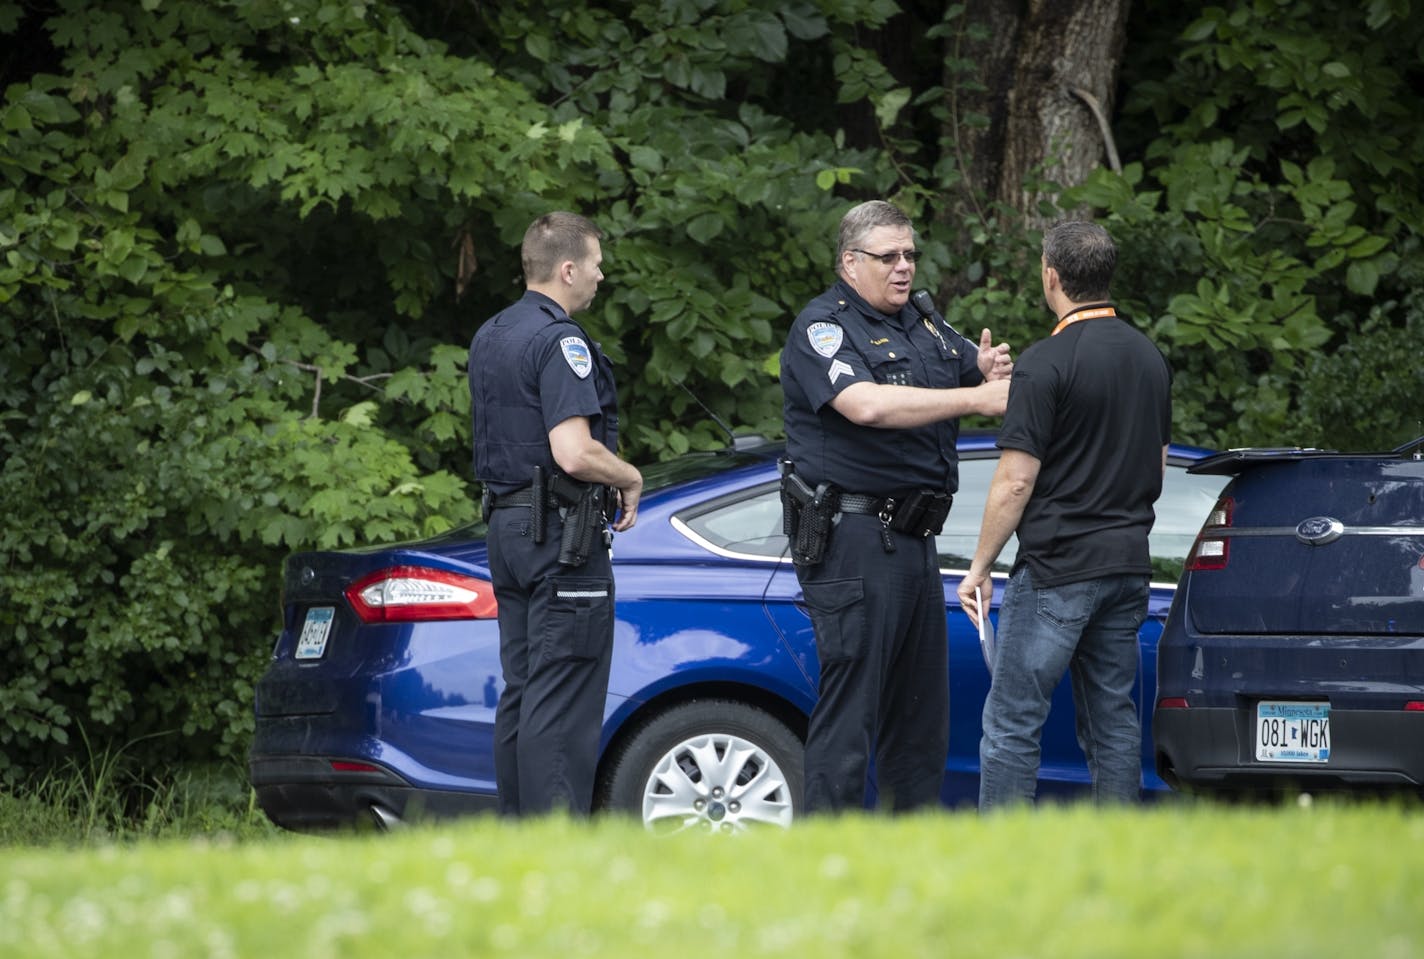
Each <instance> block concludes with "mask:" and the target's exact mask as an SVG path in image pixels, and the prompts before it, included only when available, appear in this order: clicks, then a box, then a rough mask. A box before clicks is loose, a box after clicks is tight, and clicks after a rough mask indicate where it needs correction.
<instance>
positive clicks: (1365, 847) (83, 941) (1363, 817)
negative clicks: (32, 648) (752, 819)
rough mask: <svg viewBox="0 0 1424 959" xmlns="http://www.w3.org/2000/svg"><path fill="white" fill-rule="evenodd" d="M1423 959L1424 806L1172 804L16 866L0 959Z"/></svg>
mask: <svg viewBox="0 0 1424 959" xmlns="http://www.w3.org/2000/svg"><path fill="white" fill-rule="evenodd" d="M501 955H507V956H520V957H544V956H547V957H561V959H563V957H578V956H619V957H640V956H667V957H669V959H694V957H704V956H705V957H718V959H734V957H736V959H741V957H747V956H776V957H801V956H806V957H818V959H819V957H836V956H846V957H865V956H894V957H918V956H944V957H952V959H960V957H977V956H984V957H996V959H1008V957H1016V956H1045V957H1055V959H1066V957H1076V956H1082V957H1115V956H1124V957H1128V956H1130V957H1134V959H1148V957H1150V959H1157V957H1162V956H1202V957H1222V956H1241V957H1252V959H1260V957H1312V956H1321V957H1331V959H1363V957H1381V959H1406V957H1414V956H1420V957H1424V809H1421V808H1420V807H1418V806H1417V805H1416V806H1404V805H1398V804H1371V803H1360V804H1350V805H1334V804H1326V803H1322V802H1316V803H1315V804H1314V805H1313V806H1308V807H1302V806H1298V805H1287V806H1284V807H1279V808H1263V807H1251V808H1224V807H1216V806H1212V805H1207V804H1179V805H1170V806H1161V807H1157V808H1149V809H1134V810H1125V811H1120V812H1110V813H1109V812H1100V811H1095V810H1093V809H1091V808H1087V807H1057V808H1054V807H1046V808H1043V809H1040V810H1038V811H1036V812H1031V811H1024V812H1018V813H1011V814H1006V815H1001V816H997V817H993V818H989V819H980V818H978V817H977V816H976V815H974V814H973V813H939V814H929V815H924V816H917V817H910V818H903V819H887V818H881V817H869V816H855V817H848V818H845V819H841V820H817V821H805V822H802V823H798V824H797V825H796V826H795V827H794V828H793V829H791V830H789V831H785V832H781V831H768V832H761V833H757V834H755V835H750V836H735V837H724V836H707V835H701V834H698V835H686V836H677V837H671V838H656V837H653V836H650V835H648V834H647V833H645V832H643V831H642V829H641V828H640V827H639V826H637V825H635V824H633V823H631V822H628V821H624V820H616V819H614V820H610V819H602V820H597V821H595V822H594V823H593V824H583V823H571V822H568V821H565V820H549V821H544V822H539V823H532V824H518V825H515V824H507V823H500V822H497V821H495V820H492V819H487V818H486V819H478V820H469V821H464V822H460V823H454V824H448V825H444V826H428V827H422V828H418V829H410V830H406V831H403V832H399V833H395V834H389V835H364V836H356V835H352V836H342V837H336V838H330V837H326V838H324V837H297V836H290V835H285V834H283V835H279V836H277V837H275V838H271V839H262V840H257V841H251V842H238V843H232V842H228V843H224V842H221V841H214V840H198V841H192V840H183V841H176V840H159V841H149V842H141V843H116V844H110V845H100V846H83V847H70V848H53V847H33V846H29V847H27V846H18V847H10V848H7V849H0V956H3V957H11V956H13V957H17V959H18V957H25V959H46V957H66V959H69V957H87V956H95V957H99V956H103V957H110V956H122V957H150V956H152V957H174V959H190V957H214V959H216V957H239V959H247V957H257V959H272V957H279V956H294V957H296V956H300V957H310V959H321V957H332V959H337V957H340V959H360V957H367V956H371V957H375V956H380V957H402V959H404V957H425V956H430V957H436V956H439V957H442V959H448V957H459V956H501Z"/></svg>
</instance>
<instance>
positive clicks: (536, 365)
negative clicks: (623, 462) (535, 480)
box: [469, 290, 618, 493]
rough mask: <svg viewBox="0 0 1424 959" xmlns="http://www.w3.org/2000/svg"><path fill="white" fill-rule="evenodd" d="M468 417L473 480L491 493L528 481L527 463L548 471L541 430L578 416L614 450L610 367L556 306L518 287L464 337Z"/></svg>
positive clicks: (615, 435)
mask: <svg viewBox="0 0 1424 959" xmlns="http://www.w3.org/2000/svg"><path fill="white" fill-rule="evenodd" d="M469 382H470V416H471V422H472V426H473V435H474V469H475V476H476V478H477V479H479V480H480V481H482V482H483V483H485V484H486V486H488V487H489V488H490V489H491V490H493V491H494V492H495V493H508V492H511V491H513V490H517V489H521V488H523V487H525V486H528V485H529V483H530V481H531V478H532V476H533V470H534V467H535V466H541V467H543V468H544V470H545V472H546V474H547V475H553V473H554V470H555V465H554V457H553V453H552V451H551V450H550V448H549V431H550V430H552V429H553V428H554V427H555V426H557V425H558V424H560V423H562V422H563V421H564V420H566V419H568V418H569V417H571V416H586V417H588V421H589V430H590V433H591V434H592V436H593V438H594V439H596V440H598V441H599V442H600V443H602V444H603V445H604V446H605V447H607V448H608V449H609V450H610V451H611V452H616V451H617V449H618V393H617V388H616V386H615V384H614V381H613V367H612V365H611V364H610V363H609V362H608V359H607V358H606V357H605V356H604V355H603V351H602V350H600V349H599V347H598V344H597V343H595V342H594V341H593V340H591V339H589V337H588V335H587V334H586V333H585V332H584V331H583V329H582V327H580V326H579V325H578V324H577V323H575V322H574V321H573V320H572V319H570V317H569V315H568V314H567V313H565V312H564V310H563V308H562V307H561V306H559V304H558V303H555V302H554V301H553V300H552V299H550V298H549V297H547V296H544V295H543V294H542V293H536V292H534V291H532V290H530V291H526V292H525V294H524V296H523V297H522V298H520V299H519V301H518V302H516V303H514V304H513V305H512V306H510V307H508V308H507V309H505V310H503V311H501V312H500V313H497V314H496V315H495V316H493V317H491V318H490V319H489V320H487V321H486V322H485V323H484V325H483V326H481V327H480V328H479V330H478V331H477V332H476V333H475V336H474V339H473V340H472V341H471V342H470V361H469Z"/></svg>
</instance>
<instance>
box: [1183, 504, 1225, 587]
mask: <svg viewBox="0 0 1424 959" xmlns="http://www.w3.org/2000/svg"><path fill="white" fill-rule="evenodd" d="M1235 508H1236V504H1235V502H1233V501H1232V499H1231V497H1229V496H1223V497H1222V498H1221V499H1219V500H1217V501H1216V505H1215V506H1213V507H1212V508H1211V512H1210V513H1208V514H1207V517H1206V522H1205V523H1203V524H1202V528H1201V532H1200V533H1198V534H1197V539H1196V542H1194V543H1192V551H1191V552H1190V553H1188V554H1187V563H1186V568H1187V570H1188V571H1189V572H1194V571H1197V570H1203V569H1225V568H1226V561H1227V560H1228V559H1230V558H1231V538H1230V537H1228V536H1221V535H1214V534H1217V533H1218V531H1220V530H1224V529H1230V528H1231V514H1232V512H1233V511H1234V510H1235Z"/></svg>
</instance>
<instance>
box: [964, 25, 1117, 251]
mask: <svg viewBox="0 0 1424 959" xmlns="http://www.w3.org/2000/svg"><path fill="white" fill-rule="evenodd" d="M1129 3H1130V0H1027V3H1025V2H1024V0H970V2H969V3H968V5H967V7H966V9H965V14H964V16H963V18H962V22H963V23H964V24H965V26H966V27H968V26H969V25H973V26H974V27H976V28H982V29H981V32H982V36H983V39H981V40H976V39H974V38H973V37H972V36H970V31H969V30H968V29H965V30H961V31H958V32H956V33H955V34H953V35H951V36H950V37H948V38H947V39H946V42H945V55H946V69H945V78H944V83H945V87H946V89H948V90H949V91H950V92H949V94H948V96H949V99H950V104H949V105H950V111H949V113H950V119H949V120H948V125H949V127H950V128H949V129H947V130H946V131H945V132H946V142H948V143H952V144H953V145H954V149H955V151H956V152H957V154H958V156H957V157H956V160H957V164H958V167H959V169H960V170H961V172H962V174H963V176H964V186H965V187H966V188H967V193H968V196H962V197H960V198H959V200H958V202H957V203H955V204H951V206H955V207H958V208H959V210H960V211H961V212H969V210H968V209H967V208H968V207H971V206H972V207H974V208H975V212H977V213H978V214H979V218H981V219H982V218H984V217H985V215H986V213H987V211H986V210H984V209H983V208H982V204H983V202H984V200H986V199H987V200H989V201H997V202H1000V203H1003V204H1005V205H1007V206H1008V207H1011V208H1012V209H1014V210H1017V211H1018V212H1019V213H1021V214H1023V215H1024V216H1025V218H1026V219H1027V220H1028V221H1029V222H1030V223H1034V224H1039V225H1041V224H1042V218H1041V216H1040V214H1039V213H1038V202H1039V200H1040V199H1041V198H1045V197H1048V198H1051V197H1052V196H1053V195H1054V192H1055V191H1051V190H1050V191H1047V192H1042V191H1041V190H1040V189H1039V181H1042V180H1048V181H1052V182H1053V183H1055V184H1057V185H1058V186H1059V187H1067V186H1073V185H1076V184H1078V183H1081V182H1083V180H1084V178H1086V177H1087V175H1088V174H1089V173H1090V172H1091V171H1092V170H1093V169H1094V168H1095V167H1097V166H1100V165H1101V164H1102V163H1103V162H1104V159H1105V157H1106V158H1107V159H1108V160H1109V161H1110V162H1113V163H1114V164H1115V162H1116V154H1115V150H1114V149H1112V148H1111V140H1110V133H1109V132H1108V131H1107V128H1106V127H1105V124H1106V122H1107V118H1108V117H1111V115H1112V106H1113V99H1114V88H1115V86H1116V83H1117V72H1118V66H1119V62H1120V60H1121V57H1122V47H1123V41H1124V38H1125V35H1126V29H1127V13H1128V6H1129ZM957 58H963V59H967V60H969V61H972V62H973V64H974V65H975V69H974V71H973V73H972V74H971V75H970V77H966V76H965V74H964V73H963V72H961V71H959V70H957V69H956V67H955V63H956V59H957ZM971 78H972V79H973V80H974V81H975V83H973V84H967V83H966V80H967V79H971ZM1075 91H1076V92H1075ZM1094 107H1096V108H1097V109H1098V110H1099V111H1100V113H1101V116H1102V119H1101V120H1100V119H1099V117H1098V115H1097V114H1095V112H1094ZM971 116H977V117H979V118H983V119H986V120H987V123H977V124H969V123H966V122H965V121H966V118H968V117H971ZM951 215H953V214H952V213H951Z"/></svg>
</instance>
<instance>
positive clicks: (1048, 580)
mask: <svg viewBox="0 0 1424 959" xmlns="http://www.w3.org/2000/svg"><path fill="white" fill-rule="evenodd" d="M1116 266H1117V247H1116V246H1115V245H1114V244H1113V241H1112V238H1111V237H1109V236H1108V234H1107V231H1106V230H1104V229H1103V228H1102V227H1099V226H1096V225H1094V224H1091V223H1083V222H1066V223H1060V224H1058V225H1056V226H1054V227H1052V228H1051V229H1049V230H1048V232H1047V233H1045V234H1044V237H1043V268H1042V279H1043V292H1044V298H1045V299H1046V300H1047V302H1048V306H1049V309H1051V310H1052V311H1053V312H1054V314H1055V315H1056V316H1057V318H1058V322H1057V325H1056V326H1055V327H1054V329H1053V334H1052V335H1051V336H1050V337H1049V338H1048V339H1046V340H1042V341H1040V342H1038V343H1035V344H1034V345H1033V346H1031V347H1029V348H1028V349H1027V350H1025V351H1024V353H1023V356H1022V357H1020V359H1019V361H1018V364H1017V366H1016V367H1015V369H1014V374H1013V385H1012V388H1011V391H1010V393H1009V405H1008V411H1007V412H1006V413H1005V414H1004V426H1003V429H1002V430H1001V431H1000V433H999V441H998V445H999V446H1000V447H1001V448H1002V449H1003V451H1004V452H1003V455H1002V457H1001V458H1000V459H999V467H998V470H997V472H995V474H994V480H993V483H992V484H991V486H990V488H989V498H988V501H987V502H986V504H985V507H984V525H983V527H982V529H981V531H980V534H979V544H978V547H977V548H976V549H975V552H974V561H973V563H972V564H971V565H970V569H969V575H968V576H966V577H965V578H964V580H963V582H961V583H960V586H959V598H960V601H961V602H962V603H963V604H964V609H965V611H966V612H967V613H968V614H969V616H970V618H971V619H973V620H974V621H975V622H978V619H979V616H980V615H982V614H983V612H985V611H983V610H980V609H979V605H978V603H977V601H976V599H975V594H974V591H975V589H976V588H979V589H982V590H983V591H984V592H985V594H986V595H992V593H993V584H992V582H991V580H990V578H989V569H990V567H991V566H992V565H993V562H994V560H995V559H996V558H997V557H998V555H999V551H1000V550H1001V549H1002V548H1003V546H1004V543H1005V542H1007V540H1008V538H1009V536H1010V535H1012V534H1013V533H1014V532H1015V531H1017V532H1018V537H1019V550H1018V558H1017V560H1016V561H1015V563H1014V569H1013V571H1012V572H1011V573H1010V575H1009V582H1008V585H1007V587H1006V588H1005V590H1004V601H1003V605H1002V606H1000V608H999V630H998V644H997V645H998V652H997V655H996V658H995V661H994V665H993V674H994V675H993V683H992V685H991V686H990V689H989V696H988V699H987V700H986V701H985V703H984V737H983V739H982V740H981V741H980V744H979V763H980V779H979V809H980V811H981V812H984V811H988V810H990V809H994V808H997V807H1001V806H1008V805H1012V804H1016V803H1023V802H1029V801H1032V799H1033V797H1034V792H1035V787H1036V785H1037V781H1038V763H1039V737H1040V735H1041V733H1042V731H1043V723H1044V720H1045V719H1047V717H1048V709H1049V699H1050V697H1051V696H1052V695H1053V689H1054V687H1055V686H1057V685H1058V682H1059V680H1060V679H1062V677H1063V673H1064V671H1065V670H1070V671H1071V673H1072V677H1073V701H1074V704H1075V705H1076V707H1077V712H1078V723H1077V725H1078V742H1079V743H1080V744H1081V745H1082V747H1083V752H1084V753H1085V754H1086V756H1087V759H1088V768H1089V770H1090V771H1091V772H1092V775H1093V796H1094V798H1095V799H1096V800H1097V801H1099V802H1128V801H1133V800H1136V799H1137V797H1138V795H1139V789H1140V786H1141V769H1142V759H1141V749H1142V730H1141V727H1140V725H1139V723H1138V718H1137V707H1136V706H1135V705H1134V703H1133V701H1132V687H1133V683H1134V681H1135V680H1136V678H1137V667H1138V649H1137V630H1138V628H1139V627H1140V626H1141V625H1142V622H1143V620H1144V619H1145V618H1146V616H1147V597H1148V583H1149V580H1150V577H1151V571H1152V566H1151V560H1150V554H1149V550H1148V545H1147V534H1148V533H1149V532H1150V531H1151V529H1152V521H1153V511H1152V504H1153V503H1154V502H1155V501H1156V500H1157V496H1158V494H1159V493H1161V491H1162V475H1163V472H1164V471H1165V469H1166V465H1167V442H1168V439H1169V437H1170V432H1171V426H1172V405H1171V383H1172V376H1171V372H1170V370H1169V369H1168V367H1167V361H1166V360H1165V359H1164V358H1163V356H1162V354H1161V352H1160V351H1159V350H1158V349H1157V347H1156V346H1154V345H1153V344H1152V341H1150V340H1149V339H1148V338H1147V337H1146V336H1144V335H1143V334H1142V333H1141V332H1139V331H1138V329H1137V328H1136V327H1135V326H1133V325H1132V324H1131V323H1129V322H1128V321H1126V320H1125V319H1123V318H1121V317H1119V316H1118V315H1117V311H1116V309H1115V308H1114V307H1113V304H1112V303H1111V302H1109V301H1108V286H1109V284H1110V283H1111V281H1112V275H1113V271H1114V269H1115V268H1116Z"/></svg>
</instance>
